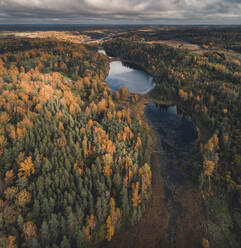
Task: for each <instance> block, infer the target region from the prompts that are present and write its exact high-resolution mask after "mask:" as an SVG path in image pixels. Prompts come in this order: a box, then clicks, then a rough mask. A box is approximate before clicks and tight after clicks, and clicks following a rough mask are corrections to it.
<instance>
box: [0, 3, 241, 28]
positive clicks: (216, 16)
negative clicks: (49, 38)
mask: <svg viewBox="0 0 241 248" xmlns="http://www.w3.org/2000/svg"><path fill="white" fill-rule="evenodd" d="M5 23H6V24H14V23H30V24H33V23H60V24H61V23H63V24H64V23H80V24H81V23H83V24H87V23H88V24H103V23H107V24H118V23H120V24H142V23H144V24H145V23H146V24H153V23H157V24H241V0H0V24H5Z"/></svg>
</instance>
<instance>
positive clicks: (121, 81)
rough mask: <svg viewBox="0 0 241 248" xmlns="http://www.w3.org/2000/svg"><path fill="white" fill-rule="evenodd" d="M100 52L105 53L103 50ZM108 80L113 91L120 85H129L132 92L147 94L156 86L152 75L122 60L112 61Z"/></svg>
mask: <svg viewBox="0 0 241 248" xmlns="http://www.w3.org/2000/svg"><path fill="white" fill-rule="evenodd" d="M99 52H101V53H103V52H102V51H99ZM106 81H107V82H108V83H109V84H108V87H109V88H110V89H112V90H113V91H118V90H119V88H120V86H121V87H124V86H127V87H128V89H129V91H130V92H131V93H139V94H146V93H148V92H149V91H150V90H152V89H153V88H154V87H155V83H154V82H153V79H152V77H151V76H150V75H148V74H147V73H146V72H144V71H141V70H138V69H134V68H132V67H131V66H130V65H127V64H126V63H125V64H124V63H122V62H121V61H112V62H111V63H110V71H109V75H108V77H107V78H106Z"/></svg>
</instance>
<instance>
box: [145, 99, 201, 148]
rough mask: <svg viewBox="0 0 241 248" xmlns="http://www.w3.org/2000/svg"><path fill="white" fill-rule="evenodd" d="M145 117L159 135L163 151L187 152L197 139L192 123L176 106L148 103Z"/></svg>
mask: <svg viewBox="0 0 241 248" xmlns="http://www.w3.org/2000/svg"><path fill="white" fill-rule="evenodd" d="M145 117H146V119H147V121H148V122H149V124H150V125H151V127H152V128H153V129H154V130H155V131H156V133H157V134H159V135H160V137H161V139H162V143H163V145H164V147H163V148H164V149H165V148H168V147H169V148H172V149H174V150H179V151H184V150H188V149H189V146H190V145H192V143H193V142H194V141H195V140H196V138H197V132H196V127H195V125H194V123H193V121H192V120H191V118H190V117H189V116H187V115H185V114H184V113H183V112H182V110H180V109H178V107H177V106H176V105H173V106H161V105H157V104H155V103H153V102H150V103H148V104H147V105H146V108H145Z"/></svg>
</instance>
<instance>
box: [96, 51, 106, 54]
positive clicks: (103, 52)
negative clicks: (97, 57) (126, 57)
mask: <svg viewBox="0 0 241 248" xmlns="http://www.w3.org/2000/svg"><path fill="white" fill-rule="evenodd" d="M98 53H102V54H104V55H106V52H105V50H99V51H98Z"/></svg>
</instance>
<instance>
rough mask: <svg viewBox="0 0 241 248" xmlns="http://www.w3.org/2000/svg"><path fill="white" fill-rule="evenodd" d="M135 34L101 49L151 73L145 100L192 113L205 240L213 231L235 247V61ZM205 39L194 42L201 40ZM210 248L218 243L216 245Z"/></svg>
mask: <svg viewBox="0 0 241 248" xmlns="http://www.w3.org/2000/svg"><path fill="white" fill-rule="evenodd" d="M160 33H161V32H160ZM164 33H165V32H164ZM171 33H172V32H171ZM162 34H163V33H162ZM158 35H159V34H158V33H156V34H155V35H153V36H158ZM239 35H240V34H239ZM137 36H138V32H137V34H127V35H123V36H121V37H119V38H116V39H112V40H110V41H108V42H105V43H104V48H105V50H106V52H107V53H108V54H109V55H110V56H115V57H119V58H120V59H121V60H124V61H127V62H129V63H133V64H135V65H137V66H139V67H140V68H142V69H143V70H145V71H146V72H148V73H149V74H150V75H152V76H153V78H154V80H155V82H156V84H157V85H156V87H155V89H154V90H152V92H151V93H150V94H149V96H150V97H151V98H153V99H155V100H157V101H160V100H162V101H172V102H174V103H176V104H179V105H180V106H182V108H183V109H184V110H185V111H186V112H187V113H189V114H190V115H191V116H192V119H193V120H194V121H195V123H196V125H197V126H198V128H199V129H198V132H199V146H200V152H201V154H202V158H201V160H200V161H199V163H200V165H201V170H200V172H199V176H198V180H197V182H196V183H197V184H198V187H199V188H200V191H201V193H202V195H203V200H204V205H205V208H206V215H207V223H208V224H207V229H208V233H209V239H210V240H214V241H213V242H214V244H215V239H217V237H216V238H215V235H224V237H225V238H226V239H227V240H228V242H229V245H230V247H239V245H240V235H239V234H240V232H241V214H240V209H241V177H240V175H241V144H240V140H241V86H240V84H241V66H240V65H241V62H240V60H238V59H235V58H233V57H229V56H226V55H225V54H223V53H221V52H220V53H218V52H210V51H207V52H205V53H204V54H203V55H197V54H194V53H191V52H188V51H185V50H182V49H178V48H173V47H170V46H167V45H161V44H147V43H146V42H143V40H140V37H139V38H136V37H137ZM194 36H195V33H194ZM147 37H148V34H147ZM184 37H185V35H184ZM207 37H209V36H205V37H204V38H203V39H201V41H200V42H201V43H202V42H203V43H205V39H206V38H207ZM211 38H212V37H211ZM187 169H188V168H187ZM192 169H193V168H189V169H188V170H192ZM218 230H220V233H219V232H218ZM218 233H219V234H218ZM204 247H207V246H204ZM215 247H220V246H219V245H218V244H217V243H216V246H215Z"/></svg>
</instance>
